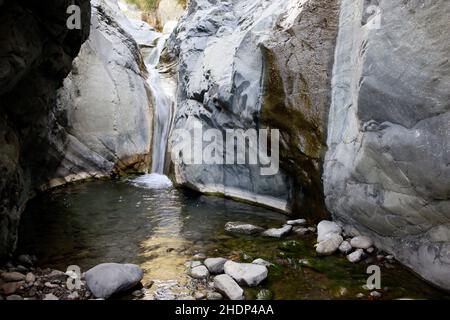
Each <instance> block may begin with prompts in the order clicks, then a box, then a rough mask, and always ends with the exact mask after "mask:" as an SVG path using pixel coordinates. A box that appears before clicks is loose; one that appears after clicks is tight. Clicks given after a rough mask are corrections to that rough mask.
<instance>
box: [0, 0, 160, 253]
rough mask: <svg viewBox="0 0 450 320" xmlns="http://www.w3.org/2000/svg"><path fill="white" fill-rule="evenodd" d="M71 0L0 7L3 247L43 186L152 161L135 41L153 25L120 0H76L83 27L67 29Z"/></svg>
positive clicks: (136, 168)
mask: <svg viewBox="0 0 450 320" xmlns="http://www.w3.org/2000/svg"><path fill="white" fill-rule="evenodd" d="M70 4H72V1H45V2H40V3H39V4H38V3H33V2H32V1H18V2H13V1H6V2H5V3H2V4H1V7H0V9H1V13H0V57H2V58H1V60H0V90H1V91H0V95H1V97H0V98H1V99H0V168H1V171H2V175H1V177H0V195H1V201H2V203H1V207H0V257H4V256H6V255H7V254H10V253H11V252H13V250H14V248H15V246H16V241H17V237H18V235H17V230H18V224H19V220H20V215H21V213H22V211H23V210H24V208H25V205H26V203H27V201H28V200H29V199H30V198H31V197H33V196H34V194H35V192H36V191H38V190H45V189H48V188H51V187H55V186H59V185H62V184H65V183H67V182H72V181H77V180H82V179H87V178H98V177H104V176H110V175H116V174H119V175H120V174H122V173H124V172H126V173H129V172H132V173H136V172H146V171H147V170H148V168H149V166H150V162H151V159H150V158H151V157H150V154H151V153H150V148H151V142H152V98H151V96H150V93H149V90H148V86H147V83H146V80H147V72H146V69H145V65H144V62H143V59H142V57H141V54H140V50H139V45H138V43H137V42H136V41H138V42H139V44H142V45H144V46H151V45H152V44H153V40H154V35H155V34H154V31H153V29H152V28H150V26H148V25H146V24H145V23H143V22H141V21H133V20H128V19H127V18H126V17H125V16H124V15H123V14H122V13H121V12H120V9H119V7H118V5H117V1H116V0H92V1H75V4H77V5H79V6H80V8H81V18H82V20H81V22H82V26H81V27H82V28H81V30H77V29H75V30H72V31H70V30H69V29H68V28H67V27H66V20H67V18H68V17H69V15H68V14H67V13H66V11H67V8H68V6H69V5H70ZM91 5H92V10H91ZM91 12H92V15H91ZM135 39H136V40H135ZM85 40H87V41H86V42H85ZM83 42H84V43H83ZM74 58H75V59H74ZM72 62H73V63H72ZM64 78H65V79H64Z"/></svg>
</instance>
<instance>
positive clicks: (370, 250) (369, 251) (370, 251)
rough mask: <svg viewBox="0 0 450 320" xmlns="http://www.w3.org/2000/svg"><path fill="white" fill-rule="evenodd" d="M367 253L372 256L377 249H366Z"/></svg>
mask: <svg viewBox="0 0 450 320" xmlns="http://www.w3.org/2000/svg"><path fill="white" fill-rule="evenodd" d="M366 252H367V253H369V254H372V253H374V252H375V248H374V247H370V248H368V249H366Z"/></svg>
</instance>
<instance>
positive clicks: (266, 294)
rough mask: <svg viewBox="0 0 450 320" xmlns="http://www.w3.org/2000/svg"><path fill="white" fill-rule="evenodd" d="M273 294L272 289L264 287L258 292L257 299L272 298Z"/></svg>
mask: <svg viewBox="0 0 450 320" xmlns="http://www.w3.org/2000/svg"><path fill="white" fill-rule="evenodd" d="M272 299H273V294H272V292H271V291H270V290H267V289H262V290H261V291H260V292H258V294H257V295H256V300H272Z"/></svg>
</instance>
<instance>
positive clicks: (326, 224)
mask: <svg viewBox="0 0 450 320" xmlns="http://www.w3.org/2000/svg"><path fill="white" fill-rule="evenodd" d="M341 233H342V228H341V227H340V226H339V225H338V224H337V223H335V222H333V221H327V220H323V221H321V222H319V224H318V225H317V242H318V243H320V242H322V241H323V240H326V239H327V235H328V234H339V235H340V234H341Z"/></svg>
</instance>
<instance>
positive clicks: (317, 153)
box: [172, 0, 339, 218]
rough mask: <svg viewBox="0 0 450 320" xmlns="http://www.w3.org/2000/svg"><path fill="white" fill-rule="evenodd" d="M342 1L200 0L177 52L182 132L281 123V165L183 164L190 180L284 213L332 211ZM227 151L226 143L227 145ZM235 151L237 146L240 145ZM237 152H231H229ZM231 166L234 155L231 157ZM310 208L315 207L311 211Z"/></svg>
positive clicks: (185, 181)
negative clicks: (327, 193) (325, 179)
mask: <svg viewBox="0 0 450 320" xmlns="http://www.w3.org/2000/svg"><path fill="white" fill-rule="evenodd" d="M338 9H339V8H338V1H321V0H310V1H302V0H294V1H266V0H260V1H254V0H251V1H246V0H242V1H237V2H236V1H221V2H219V3H216V2H210V1H205V0H196V1H191V2H190V4H189V7H188V13H187V15H186V16H185V17H184V18H182V20H181V22H180V24H179V25H178V27H177V32H176V38H175V40H174V42H173V44H172V45H173V48H172V51H173V52H174V54H175V55H176V56H177V58H178V63H179V96H178V110H177V114H176V117H175V120H174V130H175V131H174V134H173V135H172V144H173V145H177V144H179V143H180V140H182V139H183V134H178V133H177V129H186V130H188V131H191V132H192V130H193V127H194V123H195V122H196V121H200V122H201V124H202V126H203V130H204V131H205V130H207V129H211V128H213V129H218V130H220V131H221V132H223V133H224V134H223V135H224V136H225V135H226V134H225V130H226V129H242V130H244V131H245V130H247V129H263V128H270V129H279V130H280V135H281V142H280V143H281V150H280V162H281V170H280V171H279V172H278V173H277V174H276V175H266V176H264V175H261V174H260V166H258V165H248V164H243V165H235V164H233V165H214V164H209V165H208V164H203V165H198V164H195V165H189V164H186V163H189V161H190V159H189V158H190V157H194V154H191V155H187V154H179V155H177V156H178V158H177V160H178V161H179V160H187V161H184V163H181V164H179V165H178V164H177V165H175V167H174V172H175V178H176V180H177V182H178V183H179V184H181V185H185V186H188V187H190V188H193V189H196V190H199V191H201V192H204V193H217V194H223V195H225V196H229V197H234V198H239V199H244V200H247V201H251V202H255V203H259V204H263V205H266V206H269V207H272V208H276V209H280V210H282V211H284V212H292V209H293V208H294V209H295V210H298V209H299V208H301V209H302V210H303V213H304V214H305V215H306V214H308V213H309V214H311V215H310V216H312V215H313V214H312V213H313V212H314V215H315V216H316V217H315V218H318V217H320V216H325V215H326V210H325V207H324V203H323V197H322V196H321V195H322V191H321V190H322V187H321V162H322V159H323V155H324V146H325V134H324V132H325V131H326V118H327V113H328V107H329V102H330V93H329V92H330V90H329V87H330V79H331V68H332V62H333V57H334V56H333V52H334V42H335V37H336V34H337V17H338ZM224 148H225V147H224ZM231 151H232V150H231ZM227 152H230V150H224V152H223V153H224V157H226V153H227ZM224 162H225V161H224ZM308 210H309V211H308Z"/></svg>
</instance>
